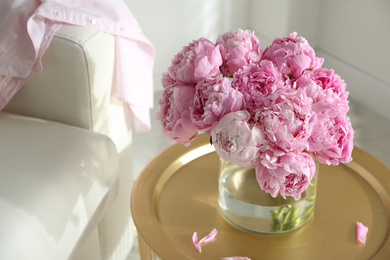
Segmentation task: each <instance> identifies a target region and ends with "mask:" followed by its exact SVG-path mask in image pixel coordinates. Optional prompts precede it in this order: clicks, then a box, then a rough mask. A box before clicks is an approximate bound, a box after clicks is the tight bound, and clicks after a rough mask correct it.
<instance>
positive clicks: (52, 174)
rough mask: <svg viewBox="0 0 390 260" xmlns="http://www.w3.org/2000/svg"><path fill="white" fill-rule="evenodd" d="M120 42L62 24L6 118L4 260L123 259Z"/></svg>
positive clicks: (126, 134) (126, 223)
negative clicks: (116, 85) (116, 90)
mask: <svg viewBox="0 0 390 260" xmlns="http://www.w3.org/2000/svg"><path fill="white" fill-rule="evenodd" d="M114 41H115V40H114V37H113V36H112V35H109V34H105V33H103V32H100V31H96V30H94V29H91V28H85V27H76V26H71V25H63V26H62V27H61V28H60V29H59V31H57V33H56V35H55V36H54V38H53V40H52V42H51V45H50V47H49V48H48V50H47V51H46V52H45V54H44V56H43V59H42V64H43V72H41V73H39V74H35V75H33V76H32V77H31V78H30V79H29V80H28V81H27V83H26V84H25V85H24V86H23V87H22V89H21V90H20V91H19V92H18V93H17V94H16V95H15V96H14V97H13V99H12V100H11V101H10V102H9V103H8V105H7V106H6V107H5V108H4V109H3V110H2V111H1V112H0V143H1V146H2V147H1V148H0V166H1V170H0V171H1V173H0V259H94V260H96V259H125V258H126V256H127V254H128V253H129V251H130V249H131V246H132V243H133V225H132V220H131V214H130V194H131V189H132V183H133V179H132V167H131V164H132V157H131V153H132V152H131V128H130V126H129V124H128V119H127V118H128V115H127V114H126V110H125V109H124V105H123V104H122V103H121V102H119V101H117V99H116V98H115V97H112V95H111V85H112V79H113V70H114V57H115V47H114Z"/></svg>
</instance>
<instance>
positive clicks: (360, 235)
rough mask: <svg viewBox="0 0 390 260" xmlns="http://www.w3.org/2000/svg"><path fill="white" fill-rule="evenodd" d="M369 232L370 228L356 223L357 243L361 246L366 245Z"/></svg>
mask: <svg viewBox="0 0 390 260" xmlns="http://www.w3.org/2000/svg"><path fill="white" fill-rule="evenodd" d="M367 232H368V227H366V226H364V225H363V224H362V223H360V222H356V241H357V243H358V244H359V245H360V246H363V245H365V244H366V236H367Z"/></svg>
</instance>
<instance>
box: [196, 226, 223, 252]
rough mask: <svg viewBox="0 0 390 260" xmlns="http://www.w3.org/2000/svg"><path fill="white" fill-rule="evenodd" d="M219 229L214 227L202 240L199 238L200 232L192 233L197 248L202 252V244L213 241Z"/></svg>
mask: <svg viewBox="0 0 390 260" xmlns="http://www.w3.org/2000/svg"><path fill="white" fill-rule="evenodd" d="M217 233H218V232H217V230H216V229H215V228H214V229H213V230H212V231H211V232H210V233H209V234H208V235H207V236H205V237H204V238H202V239H201V240H198V234H197V233H196V232H194V234H193V235H192V244H193V245H194V247H195V249H196V250H197V251H198V252H199V253H202V247H201V246H202V245H204V244H206V243H208V242H211V241H213V240H214V238H215V236H216V235H217Z"/></svg>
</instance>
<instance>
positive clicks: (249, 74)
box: [232, 60, 286, 114]
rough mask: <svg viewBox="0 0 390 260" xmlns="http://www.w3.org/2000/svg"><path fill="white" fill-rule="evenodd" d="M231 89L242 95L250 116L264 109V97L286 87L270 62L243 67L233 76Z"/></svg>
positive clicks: (278, 72)
mask: <svg viewBox="0 0 390 260" xmlns="http://www.w3.org/2000/svg"><path fill="white" fill-rule="evenodd" d="M232 87H233V88H235V89H237V90H239V91H240V92H241V93H242V94H243V95H244V100H245V107H246V110H248V111H249V112H250V113H251V114H254V112H255V111H258V110H260V109H262V108H263V107H264V104H263V102H264V97H267V96H269V95H271V94H272V93H274V92H276V91H277V90H279V89H282V88H284V87H286V85H285V82H284V80H283V78H282V74H281V73H280V71H279V70H278V69H277V68H276V67H275V65H274V64H273V63H272V62H271V61H267V60H264V61H262V62H261V63H260V65H256V64H251V65H247V66H244V67H243V69H241V70H239V71H238V72H236V73H235V74H234V75H233V82H232Z"/></svg>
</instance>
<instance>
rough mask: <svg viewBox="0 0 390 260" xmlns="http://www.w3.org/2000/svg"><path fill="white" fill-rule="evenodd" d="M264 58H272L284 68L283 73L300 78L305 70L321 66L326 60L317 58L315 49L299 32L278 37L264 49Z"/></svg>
mask: <svg viewBox="0 0 390 260" xmlns="http://www.w3.org/2000/svg"><path fill="white" fill-rule="evenodd" d="M263 59H265V60H270V61H272V62H274V63H275V64H276V66H277V67H278V68H281V69H282V73H283V74H284V75H287V76H289V77H292V78H299V77H300V76H301V75H302V73H303V72H304V71H305V70H311V69H316V68H320V67H321V66H322V64H323V62H324V60H323V59H322V58H317V57H316V54H315V52H314V49H313V48H312V47H311V46H310V45H309V43H308V42H307V41H306V39H304V38H303V37H298V38H297V33H296V32H294V33H291V34H290V35H289V36H288V37H284V38H276V39H275V40H274V41H273V42H272V44H271V45H270V46H269V47H267V48H266V49H265V50H264V53H263Z"/></svg>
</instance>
